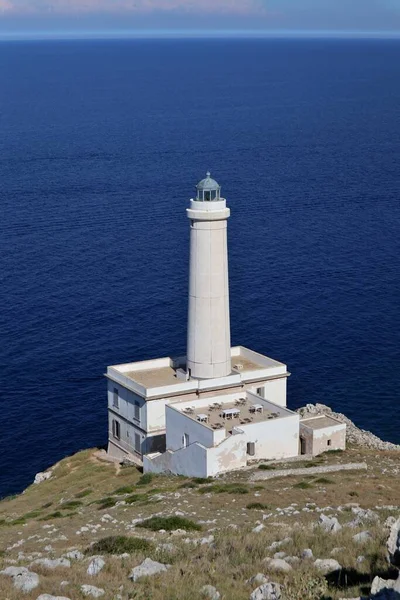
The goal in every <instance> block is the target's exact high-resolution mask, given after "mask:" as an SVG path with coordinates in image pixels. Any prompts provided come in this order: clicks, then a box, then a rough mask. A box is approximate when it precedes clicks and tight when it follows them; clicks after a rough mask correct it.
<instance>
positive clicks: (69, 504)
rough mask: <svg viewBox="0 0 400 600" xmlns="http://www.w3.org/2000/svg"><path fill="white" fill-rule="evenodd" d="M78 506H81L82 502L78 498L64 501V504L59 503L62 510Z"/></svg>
mask: <svg viewBox="0 0 400 600" xmlns="http://www.w3.org/2000/svg"><path fill="white" fill-rule="evenodd" d="M79 506H83V502H81V501H80V500H71V501H70V502H64V504H62V505H61V508H62V509H63V510H64V509H67V508H78V507H79Z"/></svg>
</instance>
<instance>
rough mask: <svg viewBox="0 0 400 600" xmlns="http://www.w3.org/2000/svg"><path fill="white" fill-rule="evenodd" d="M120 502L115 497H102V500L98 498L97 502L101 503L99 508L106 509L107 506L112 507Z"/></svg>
mask: <svg viewBox="0 0 400 600" xmlns="http://www.w3.org/2000/svg"><path fill="white" fill-rule="evenodd" d="M117 502H118V500H116V499H115V498H110V497H108V498H102V499H101V500H96V501H95V504H99V510H104V509H105V508H112V507H113V506H115V504H116V503H117Z"/></svg>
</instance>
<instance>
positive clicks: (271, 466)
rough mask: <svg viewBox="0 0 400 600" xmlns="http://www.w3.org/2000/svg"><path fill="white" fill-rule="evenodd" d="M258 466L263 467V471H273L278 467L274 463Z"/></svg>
mask: <svg viewBox="0 0 400 600" xmlns="http://www.w3.org/2000/svg"><path fill="white" fill-rule="evenodd" d="M258 468H259V469H261V470H262V471H273V470H274V469H276V467H275V466H274V465H264V464H263V465H258Z"/></svg>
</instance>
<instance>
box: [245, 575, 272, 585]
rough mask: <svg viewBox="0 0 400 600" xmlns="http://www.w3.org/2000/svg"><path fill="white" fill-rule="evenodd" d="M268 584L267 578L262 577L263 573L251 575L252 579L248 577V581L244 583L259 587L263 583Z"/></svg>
mask: <svg viewBox="0 0 400 600" xmlns="http://www.w3.org/2000/svg"><path fill="white" fill-rule="evenodd" d="M268 582H269V577H267V576H266V575H264V573H257V574H256V575H253V576H252V577H250V579H248V580H247V581H246V583H248V584H249V585H261V584H263V583H268Z"/></svg>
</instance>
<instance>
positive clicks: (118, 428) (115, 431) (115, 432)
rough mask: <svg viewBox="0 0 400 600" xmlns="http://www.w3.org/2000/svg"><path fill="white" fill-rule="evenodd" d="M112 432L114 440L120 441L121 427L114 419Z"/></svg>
mask: <svg viewBox="0 0 400 600" xmlns="http://www.w3.org/2000/svg"><path fill="white" fill-rule="evenodd" d="M112 432H113V436H114V437H115V439H116V440H119V439H121V425H120V424H119V422H118V421H116V420H115V419H114V420H113V422H112Z"/></svg>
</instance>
